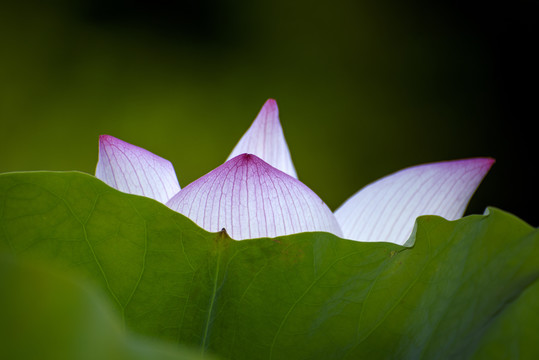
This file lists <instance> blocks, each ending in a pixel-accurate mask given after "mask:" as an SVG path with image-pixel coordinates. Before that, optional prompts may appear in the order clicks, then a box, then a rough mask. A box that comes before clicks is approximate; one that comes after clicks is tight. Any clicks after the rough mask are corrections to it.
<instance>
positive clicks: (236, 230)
mask: <svg viewBox="0 0 539 360" xmlns="http://www.w3.org/2000/svg"><path fill="white" fill-rule="evenodd" d="M167 206H168V207H170V208H171V209H173V210H175V211H178V212H180V213H182V214H184V215H185V216H187V217H189V218H190V219H191V220H193V221H194V222H195V223H197V224H198V225H199V226H200V227H202V228H204V229H206V230H208V231H211V232H217V231H220V230H221V229H223V228H225V229H226V231H227V233H228V234H229V235H230V236H231V237H232V238H234V239H236V240H243V239H252V238H259V237H275V236H281V235H288V234H294V233H299V232H305V231H325V232H331V233H334V234H336V235H338V236H341V230H340V227H339V224H338V223H337V220H336V219H335V216H334V215H333V213H332V212H331V210H330V209H329V208H328V207H327V206H326V204H324V202H323V201H322V200H320V198H319V197H318V196H317V195H316V194H315V193H314V192H313V191H312V190H310V189H309V188H308V187H307V186H305V185H304V184H303V183H301V182H300V181H298V180H296V179H294V178H293V177H291V176H289V175H287V174H285V173H284V172H282V171H279V170H277V169H275V168H274V167H272V166H270V165H269V164H267V163H266V162H264V161H263V160H261V159H260V158H258V157H257V156H255V155H250V154H242V155H239V156H237V157H235V158H233V159H232V160H229V161H227V162H226V163H224V164H223V165H221V166H219V167H218V168H216V169H214V170H212V171H211V172H209V173H208V174H206V175H204V176H203V177H201V178H200V179H198V180H196V181H194V182H193V183H191V184H189V185H188V186H186V187H185V188H184V189H183V190H182V191H180V192H179V193H178V194H177V195H175V196H174V197H173V198H172V199H171V200H170V201H169V202H168V203H167Z"/></svg>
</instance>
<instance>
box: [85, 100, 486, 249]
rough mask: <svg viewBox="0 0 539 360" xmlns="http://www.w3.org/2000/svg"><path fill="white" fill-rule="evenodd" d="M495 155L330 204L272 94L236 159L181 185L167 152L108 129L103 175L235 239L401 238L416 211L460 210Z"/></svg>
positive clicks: (406, 175) (416, 173) (400, 175)
mask: <svg viewBox="0 0 539 360" xmlns="http://www.w3.org/2000/svg"><path fill="white" fill-rule="evenodd" d="M493 163H494V160H493V159H491V158H473V159H465V160H456V161H445V162H438V163H431V164H424V165H419V166H414V167H410V168H407V169H404V170H401V171H398V172H396V173H393V174H391V175H389V176H386V177H384V178H382V179H380V180H378V181H376V182H374V183H372V184H370V185H367V186H365V187H364V188H363V189H361V190H360V191H358V192H357V193H356V194H355V195H353V196H352V197H351V198H349V199H348V200H347V201H345V202H344V204H343V205H341V206H340V207H339V208H338V209H337V210H336V211H335V212H332V211H331V210H330V209H329V208H328V206H327V205H326V204H325V203H324V202H323V201H322V200H321V199H320V198H319V197H318V196H317V195H316V194H315V193H314V192H313V191H312V190H311V189H309V188H308V187H307V186H306V185H304V184H303V183H302V182H300V181H299V180H298V179H297V175H296V170H295V168H294V165H293V163H292V158H291V156H290V151H289V150H288V146H287V144H286V140H285V138H284V134H283V130H282V127H281V124H280V121H279V110H278V108H277V103H276V102H275V100H273V99H270V100H268V101H267V102H266V103H265V104H264V106H263V107H262V109H261V110H260V113H259V114H258V116H257V117H256V119H255V120H254V122H253V124H252V125H251V127H250V128H249V129H248V130H247V132H246V133H245V135H244V136H243V137H242V138H241V139H240V141H239V142H238V144H237V145H236V147H235V148H234V150H232V153H231V154H230V156H229V158H228V160H227V161H226V162H225V163H224V164H222V165H221V166H219V167H217V168H216V169H214V170H212V171H210V172H209V173H208V174H206V175H204V176H202V177H201V178H199V179H198V180H195V181H194V182H192V183H191V184H189V185H187V186H186V187H185V188H183V189H180V185H179V183H178V179H177V178H176V174H175V172H174V168H173V166H172V164H171V163H170V162H169V161H168V160H165V159H163V158H161V157H159V156H157V155H155V154H153V153H151V152H149V151H147V150H145V149H142V148H140V147H138V146H135V145H131V144H129V143H126V142H124V141H122V140H119V139H117V138H115V137H112V136H109V135H102V136H100V138H99V161H98V163H97V168H96V177H97V178H99V179H101V180H102V181H104V182H105V183H107V184H108V185H110V186H112V187H114V188H116V189H118V190H120V191H123V192H126V193H130V194H135V195H142V196H146V197H150V198H152V199H155V200H157V201H160V202H162V203H163V204H166V205H167V206H168V207H169V208H171V209H173V210H175V211H177V212H179V213H181V214H183V215H185V216H187V217H189V218H190V219H191V220H193V221H194V222H195V223H196V224H198V225H199V226H200V227H202V228H204V229H206V230H208V231H212V232H216V231H220V230H221V229H223V228H224V229H226V231H227V233H228V234H229V235H230V236H231V237H232V238H233V239H236V240H243V239H253V238H260V237H277V236H283V235H289V234H295V233H300V232H309V231H325V232H329V233H332V234H335V235H337V236H340V237H344V238H346V239H351V240H357V241H386V242H392V243H396V244H401V245H402V244H404V243H405V242H406V240H407V239H408V237H409V236H410V234H411V232H412V230H413V227H414V223H415V219H416V218H417V217H418V216H421V215H439V216H442V217H444V218H446V219H448V220H455V219H458V218H460V217H462V215H463V214H464V211H465V209H466V206H467V204H468V202H469V200H470V198H471V197H472V195H473V193H474V192H475V190H476V189H477V187H478V186H479V184H480V183H481V181H482V180H483V178H484V177H485V175H486V174H487V172H488V171H489V169H490V167H491V166H492V164H493Z"/></svg>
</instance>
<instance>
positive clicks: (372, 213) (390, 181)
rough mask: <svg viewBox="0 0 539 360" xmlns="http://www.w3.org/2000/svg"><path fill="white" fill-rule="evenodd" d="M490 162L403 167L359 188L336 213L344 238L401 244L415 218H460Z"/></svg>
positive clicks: (404, 240)
mask: <svg viewBox="0 0 539 360" xmlns="http://www.w3.org/2000/svg"><path fill="white" fill-rule="evenodd" d="M493 163H494V160H493V159H488V158H475V159H466V160H457V161H447V162H439V163H432V164H425V165H419V166H415V167H411V168H407V169H404V170H401V171H399V172H396V173H394V174H392V175H389V176H386V177H384V178H382V179H380V180H378V181H376V182H374V183H372V184H370V185H368V186H366V187H365V188H363V189H361V190H360V191H359V192H357V193H356V194H355V195H354V196H352V197H351V198H350V199H348V200H347V201H346V202H345V203H344V204H343V205H342V206H341V207H340V208H339V209H337V211H335V216H336V217H337V220H338V221H339V224H340V225H341V228H342V230H343V233H344V237H345V238H347V239H352V240H358V241H387V242H392V243H396V244H401V245H402V244H404V243H405V242H406V240H408V237H409V236H410V234H411V232H412V230H413V227H414V224H415V219H416V218H417V217H418V216H421V215H439V216H442V217H444V218H446V219H448V220H456V219H458V218H460V217H462V214H464V210H465V209H466V206H467V205H468V201H469V200H470V198H471V197H472V195H473V193H474V192H475V190H476V189H477V187H478V186H479V184H480V183H481V180H483V178H484V176H485V175H486V174H487V172H488V170H489V169H490V167H491V166H492V164H493Z"/></svg>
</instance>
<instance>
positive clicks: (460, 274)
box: [0, 172, 539, 359]
mask: <svg viewBox="0 0 539 360" xmlns="http://www.w3.org/2000/svg"><path fill="white" fill-rule="evenodd" d="M408 244H412V245H411V246H409V247H404V246H399V245H395V244H390V243H361V242H357V241H350V240H345V239H340V238H338V237H336V236H334V235H331V234H328V233H301V234H296V235H290V236H285V237H278V238H273V239H267V238H264V239H254V240H243V241H235V240H232V239H230V238H229V237H228V236H227V234H226V231H222V232H220V233H208V232H206V231H204V230H202V229H200V228H199V227H197V226H196V225H195V224H194V223H192V222H191V221H190V220H189V219H187V218H186V217H184V216H182V215H180V214H178V213H176V212H174V211H172V210H170V209H168V208H167V207H165V206H164V205H162V204H161V203H158V202H156V201H154V200H151V199H148V198H143V197H139V196H134V195H128V194H124V193H120V192H118V191H116V190H114V189H112V188H110V187H108V186H107V185H105V184H104V183H102V182H101V181H99V180H97V179H96V178H94V177H92V176H90V175H86V174H82V173H76V172H67V173H52V172H35V173H11V174H3V175H0V249H2V250H3V251H4V252H9V253H12V254H15V255H16V256H18V257H24V258H28V257H32V258H39V259H46V260H47V261H53V262H54V263H55V264H57V265H58V266H61V267H62V268H63V269H66V270H69V271H72V272H76V273H78V274H81V275H82V276H83V277H84V278H85V279H87V280H90V281H92V282H93V283H94V284H97V285H98V286H100V287H101V288H102V289H103V290H104V291H105V293H106V294H107V295H108V297H109V298H110V300H111V301H112V302H113V304H114V305H115V310H116V312H117V314H118V315H119V316H120V318H121V322H123V325H124V326H125V327H126V328H128V329H130V330H131V331H134V332H136V333H139V334H142V335H145V336H148V337H153V338H156V339H162V340H167V341H171V342H174V343H179V344H184V345H188V346H195V347H198V348H200V349H201V351H202V352H203V353H204V352H210V353H215V354H217V355H219V356H221V357H222V358H233V359H301V358H311V359H329V358H331V359H341V358H349V359H356V358H361V357H364V358H401V359H402V358H413V359H420V358H424V359H432V358H455V357H456V358H472V357H474V358H492V357H493V356H499V357H501V358H504V357H514V355H515V354H518V356H519V357H520V358H536V357H537V354H538V352H539V351H538V347H539V346H538V345H537V342H536V340H535V339H536V338H537V334H538V331H539V330H538V329H539V313H538V308H537V304H538V303H539V291H537V288H538V285H537V283H538V281H537V279H538V277H539V262H538V261H537V260H536V259H537V257H538V256H539V231H538V230H537V229H534V228H532V227H531V226H529V225H527V224H526V223H524V222H523V221H521V220H519V219H518V218H516V217H514V216H513V215H510V214H508V213H505V212H503V211H500V210H497V209H489V211H488V212H487V213H486V214H484V215H472V216H467V217H465V218H463V219H460V220H457V221H447V220H444V219H442V218H440V217H435V216H424V217H420V218H419V219H418V220H417V223H416V228H415V231H414V234H413V235H412V238H411V239H410V241H409V242H408Z"/></svg>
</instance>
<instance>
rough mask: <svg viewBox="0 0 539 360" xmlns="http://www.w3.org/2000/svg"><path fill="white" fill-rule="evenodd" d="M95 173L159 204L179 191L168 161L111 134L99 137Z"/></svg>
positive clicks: (125, 190) (111, 182) (120, 188)
mask: <svg viewBox="0 0 539 360" xmlns="http://www.w3.org/2000/svg"><path fill="white" fill-rule="evenodd" d="M95 176H96V177H97V178H98V179H100V180H102V181H103V182H105V183H107V184H108V185H109V186H112V187H113V188H115V189H117V190H120V191H123V192H126V193H129V194H135V195H143V196H146V197H149V198H152V199H155V200H157V201H160V202H162V203H166V202H167V201H168V200H169V199H170V198H171V197H172V196H174V195H175V194H176V193H177V192H178V191H180V185H179V184H178V179H177V178H176V173H175V172H174V167H173V166H172V164H171V163H170V161H168V160H165V159H163V158H161V157H159V156H157V155H155V154H152V153H151V152H149V151H148V150H144V149H143V148H140V147H138V146H135V145H131V144H129V143H126V142H125V141H122V140H120V139H117V138H115V137H113V136H110V135H101V136H100V137H99V161H98V162H97V167H96V169H95Z"/></svg>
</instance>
